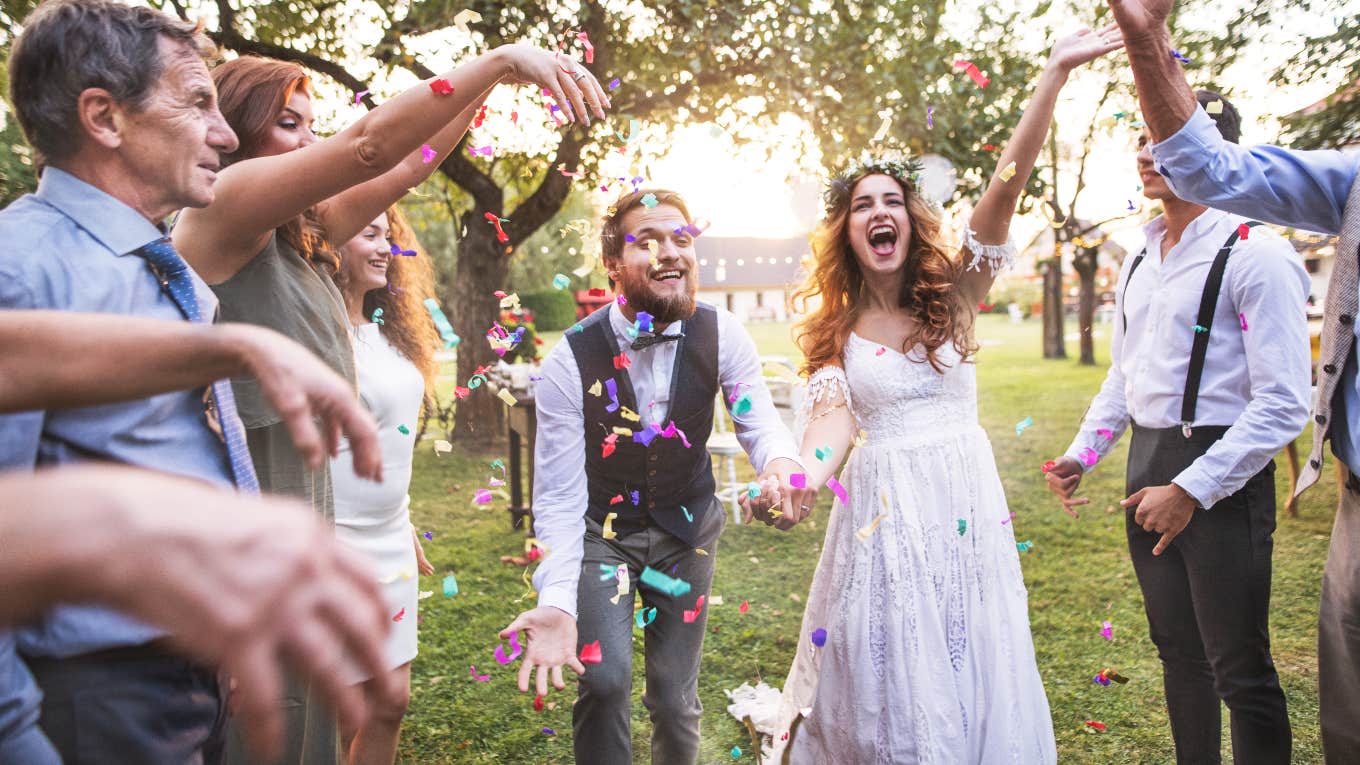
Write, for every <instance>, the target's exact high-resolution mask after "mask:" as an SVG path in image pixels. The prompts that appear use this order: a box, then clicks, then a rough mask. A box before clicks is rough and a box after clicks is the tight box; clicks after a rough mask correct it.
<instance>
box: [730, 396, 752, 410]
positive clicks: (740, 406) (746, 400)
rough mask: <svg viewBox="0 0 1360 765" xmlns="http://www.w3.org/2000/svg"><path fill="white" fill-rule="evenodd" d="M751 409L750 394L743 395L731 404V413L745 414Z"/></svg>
mask: <svg viewBox="0 0 1360 765" xmlns="http://www.w3.org/2000/svg"><path fill="white" fill-rule="evenodd" d="M749 411H751V396H750V395H749V394H748V395H745V396H742V397H741V398H739V399H737V403H735V404H733V405H732V414H746V413H747V412H749Z"/></svg>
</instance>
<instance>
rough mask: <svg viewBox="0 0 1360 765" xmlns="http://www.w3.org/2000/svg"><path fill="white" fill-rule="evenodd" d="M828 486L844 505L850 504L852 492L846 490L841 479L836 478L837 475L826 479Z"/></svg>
mask: <svg viewBox="0 0 1360 765" xmlns="http://www.w3.org/2000/svg"><path fill="white" fill-rule="evenodd" d="M826 488H828V489H830V490H831V493H832V494H835V495H836V499H839V500H840V501H841V504H842V505H848V504H850V493H849V492H847V491H846V490H845V487H844V486H842V485H841V482H840V481H837V480H836V478H835V476H832V477H831V478H828V479H826Z"/></svg>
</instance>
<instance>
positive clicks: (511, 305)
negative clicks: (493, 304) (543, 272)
mask: <svg viewBox="0 0 1360 765" xmlns="http://www.w3.org/2000/svg"><path fill="white" fill-rule="evenodd" d="M501 308H508V309H510V310H511V311H518V310H519V293H518V292H512V293H510V294H509V295H506V296H505V297H503V298H501Z"/></svg>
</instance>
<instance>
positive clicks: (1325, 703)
mask: <svg viewBox="0 0 1360 765" xmlns="http://www.w3.org/2000/svg"><path fill="white" fill-rule="evenodd" d="M1318 697H1319V699H1318V700H1319V707H1318V716H1319V717H1320V718H1321V723H1322V751H1323V754H1324V755H1325V756H1326V759H1327V763H1328V765H1342V764H1343V763H1345V765H1353V763H1357V762H1360V481H1357V479H1356V477H1355V476H1354V475H1353V474H1352V476H1351V479H1350V481H1349V482H1348V483H1347V487H1346V488H1345V489H1342V491H1341V506H1340V507H1338V508H1337V511H1336V523H1335V524H1334V525H1333V526H1332V543H1331V548H1330V549H1329V551H1328V553H1327V567H1326V568H1325V569H1324V570H1323V574H1322V603H1321V605H1320V606H1319V608H1318Z"/></svg>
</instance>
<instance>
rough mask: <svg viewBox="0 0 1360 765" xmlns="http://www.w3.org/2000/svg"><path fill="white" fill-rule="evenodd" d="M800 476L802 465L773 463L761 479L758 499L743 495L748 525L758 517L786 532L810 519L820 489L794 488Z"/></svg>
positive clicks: (772, 461)
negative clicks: (795, 479)
mask: <svg viewBox="0 0 1360 765" xmlns="http://www.w3.org/2000/svg"><path fill="white" fill-rule="evenodd" d="M799 473H803V467H802V465H799V464H798V463H797V462H795V461H793V460H791V459H787V458H784V457H780V458H778V459H775V460H771V461H770V463H769V464H768V465H766V466H765V472H764V473H763V474H761V477H760V481H759V482H760V487H761V492H760V495H759V496H757V497H755V498H752V497H750V495H745V494H744V495H742V498H741V502H740V504H741V507H742V510H743V511H744V515H745V522H746V523H750V522H751V520H752V518H753V517H758V518H760V520H761V521H762V522H764V523H765V524H766V525H768V526H774V527H775V528H777V529H779V530H780V531H787V530H789V529H791V528H793V527H794V526H796V525H797V524H798V523H799V522H801V521H803V520H805V519H806V518H807V517H808V516H809V515H811V514H812V508H813V507H815V506H816V503H817V489H816V488H814V487H813V486H811V485H807V486H805V487H804V488H797V487H795V486H794V485H793V476H794V475H796V474H799ZM804 483H805V484H806V483H807V479H806V476H805V477H804Z"/></svg>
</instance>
